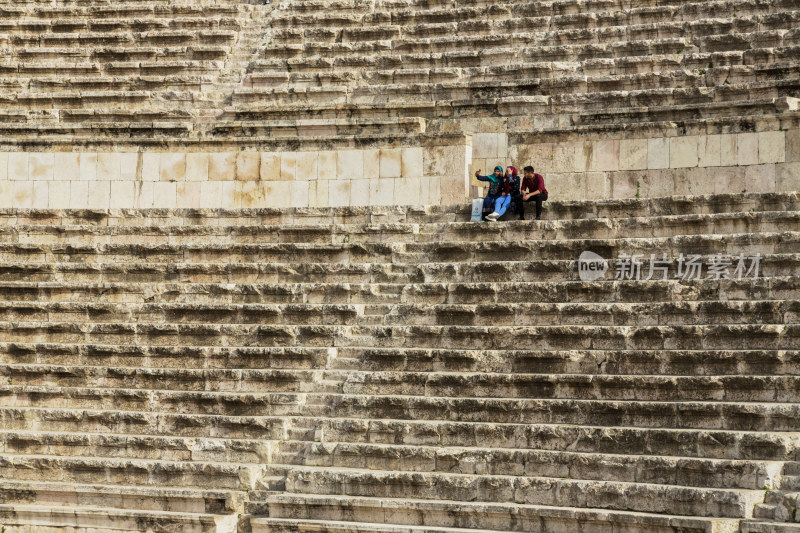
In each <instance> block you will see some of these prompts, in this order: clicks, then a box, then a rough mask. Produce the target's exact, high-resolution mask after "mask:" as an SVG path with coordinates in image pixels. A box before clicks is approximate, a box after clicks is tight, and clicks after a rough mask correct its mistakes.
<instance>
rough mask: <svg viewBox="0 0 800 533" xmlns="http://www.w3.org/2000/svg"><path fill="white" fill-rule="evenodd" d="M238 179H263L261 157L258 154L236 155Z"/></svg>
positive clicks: (241, 153) (240, 153) (243, 153)
mask: <svg viewBox="0 0 800 533" xmlns="http://www.w3.org/2000/svg"><path fill="white" fill-rule="evenodd" d="M236 179H237V180H239V181H257V180H259V179H261V157H260V154H259V153H258V152H239V153H238V154H237V155H236Z"/></svg>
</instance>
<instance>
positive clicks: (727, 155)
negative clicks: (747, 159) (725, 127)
mask: <svg viewBox="0 0 800 533" xmlns="http://www.w3.org/2000/svg"><path fill="white" fill-rule="evenodd" d="M718 137H719V164H720V166H722V167H732V166H735V165H738V164H739V156H738V152H739V150H738V147H737V139H736V135H735V134H725V135H718Z"/></svg>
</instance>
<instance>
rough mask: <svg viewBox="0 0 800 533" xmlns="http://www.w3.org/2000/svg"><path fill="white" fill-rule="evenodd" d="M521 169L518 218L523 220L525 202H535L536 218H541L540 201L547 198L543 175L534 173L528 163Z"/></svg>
mask: <svg viewBox="0 0 800 533" xmlns="http://www.w3.org/2000/svg"><path fill="white" fill-rule="evenodd" d="M522 170H523V172H524V176H525V177H524V179H523V180H522V188H521V192H522V202H520V208H519V219H520V220H525V202H536V220H541V218H542V202H544V201H546V200H547V189H545V187H544V177H543V176H542V175H541V174H536V173H535V172H534V171H533V167H532V166H530V165H528V166H527V167H525V168H524V169H522Z"/></svg>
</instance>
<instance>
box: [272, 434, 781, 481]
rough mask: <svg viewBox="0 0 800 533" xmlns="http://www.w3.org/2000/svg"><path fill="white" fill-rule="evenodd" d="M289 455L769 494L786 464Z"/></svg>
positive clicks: (319, 461) (346, 463) (474, 452)
mask: <svg viewBox="0 0 800 533" xmlns="http://www.w3.org/2000/svg"><path fill="white" fill-rule="evenodd" d="M289 455H292V456H293V457H290V459H291V460H292V463H291V464H293V465H302V466H305V467H319V468H324V469H329V468H346V469H357V470H371V471H384V470H392V471H395V472H405V473H412V472H419V473H425V472H432V473H450V474H469V475H476V476H483V475H490V476H544V477H551V478H562V479H581V480H597V481H616V482H629V483H650V484H657V485H661V484H664V485H680V486H686V487H707V488H711V487H715V488H733V489H738V488H741V489H754V490H763V488H764V487H769V486H773V485H775V483H776V482H777V481H779V478H780V463H763V462H755V461H752V460H737V461H727V460H718V459H691V458H682V457H658V456H630V455H611V454H597V453H588V454H587V453H575V452H571V451H570V452H562V451H559V452H551V451H543V450H519V449H517V450H514V449H502V448H478V449H474V448H448V447H438V448H433V447H430V446H401V445H382V444H381V445H379V444H349V443H335V442H330V443H328V442H326V443H314V444H310V445H306V446H304V447H303V448H302V449H300V450H292V452H291V454H289ZM276 462H278V461H276ZM280 462H285V460H284V461H280Z"/></svg>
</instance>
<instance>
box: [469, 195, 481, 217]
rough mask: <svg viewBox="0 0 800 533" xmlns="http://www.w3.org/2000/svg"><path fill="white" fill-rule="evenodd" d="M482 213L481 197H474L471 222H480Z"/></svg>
mask: <svg viewBox="0 0 800 533" xmlns="http://www.w3.org/2000/svg"><path fill="white" fill-rule="evenodd" d="M482 214H483V198H475V199H474V200H472V218H470V221H471V222H480V221H481V215H482Z"/></svg>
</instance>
